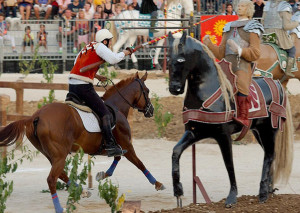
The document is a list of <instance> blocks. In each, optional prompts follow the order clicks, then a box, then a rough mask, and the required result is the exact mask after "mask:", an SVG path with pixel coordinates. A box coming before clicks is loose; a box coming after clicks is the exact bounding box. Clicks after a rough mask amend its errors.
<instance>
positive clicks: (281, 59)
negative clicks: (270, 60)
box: [264, 43, 298, 72]
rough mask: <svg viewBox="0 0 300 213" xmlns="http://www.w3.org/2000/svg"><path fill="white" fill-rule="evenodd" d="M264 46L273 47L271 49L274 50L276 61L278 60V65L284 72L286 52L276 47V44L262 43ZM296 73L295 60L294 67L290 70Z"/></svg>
mask: <svg viewBox="0 0 300 213" xmlns="http://www.w3.org/2000/svg"><path fill="white" fill-rule="evenodd" d="M264 44H266V45H269V46H271V47H273V49H274V50H275V52H276V54H277V57H278V60H279V65H280V68H281V69H282V70H283V71H285V69H286V65H287V52H286V51H285V50H283V49H281V48H279V47H278V45H276V44H272V43H264ZM271 71H272V70H270V72H271ZM296 71H298V67H297V63H296V60H295V62H294V66H293V68H292V72H296Z"/></svg>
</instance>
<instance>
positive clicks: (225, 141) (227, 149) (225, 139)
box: [215, 134, 238, 207]
mask: <svg viewBox="0 0 300 213" xmlns="http://www.w3.org/2000/svg"><path fill="white" fill-rule="evenodd" d="M215 139H216V140H217V142H218V144H219V146H220V149H221V152H222V156H223V160H224V163H225V166H226V169H227V172H228V176H229V181H230V191H229V195H228V196H227V198H226V201H225V206H226V207H231V206H232V205H233V204H235V203H236V202H237V198H236V197H237V194H238V190H237V186H236V179H235V173H234V166H233V159H232V143H231V142H232V140H231V137H230V135H227V134H221V135H217V136H216V137H215Z"/></svg>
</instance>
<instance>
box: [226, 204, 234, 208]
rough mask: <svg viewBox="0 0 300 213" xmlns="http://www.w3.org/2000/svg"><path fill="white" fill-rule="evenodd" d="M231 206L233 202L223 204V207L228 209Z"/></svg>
mask: <svg viewBox="0 0 300 213" xmlns="http://www.w3.org/2000/svg"><path fill="white" fill-rule="evenodd" d="M232 207H233V204H232V203H230V204H225V208H227V209H229V208H232Z"/></svg>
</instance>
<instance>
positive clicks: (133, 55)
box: [125, 35, 138, 69]
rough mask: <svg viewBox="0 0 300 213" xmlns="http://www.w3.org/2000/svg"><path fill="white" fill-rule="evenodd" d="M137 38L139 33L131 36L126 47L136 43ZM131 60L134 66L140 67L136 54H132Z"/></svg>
mask: <svg viewBox="0 0 300 213" xmlns="http://www.w3.org/2000/svg"><path fill="white" fill-rule="evenodd" d="M136 39H137V35H131V36H129V38H128V41H127V42H126V45H125V48H126V47H131V46H133V45H134V43H135V42H136ZM131 60H132V63H133V66H134V68H135V69H138V66H137V58H136V56H135V54H131Z"/></svg>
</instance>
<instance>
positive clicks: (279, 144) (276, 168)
mask: <svg viewBox="0 0 300 213" xmlns="http://www.w3.org/2000/svg"><path fill="white" fill-rule="evenodd" d="M286 99H287V103H286V121H285V123H284V129H283V132H280V131H278V133H277V136H276V141H275V159H274V161H273V172H274V174H273V175H274V176H273V177H274V183H276V182H280V181H281V182H283V183H287V181H288V179H289V177H290V174H291V171H292V164H293V143H294V138H293V134H294V131H293V121H292V113H291V106H290V102H289V99H288V97H286Z"/></svg>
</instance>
